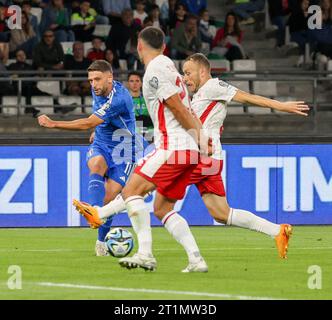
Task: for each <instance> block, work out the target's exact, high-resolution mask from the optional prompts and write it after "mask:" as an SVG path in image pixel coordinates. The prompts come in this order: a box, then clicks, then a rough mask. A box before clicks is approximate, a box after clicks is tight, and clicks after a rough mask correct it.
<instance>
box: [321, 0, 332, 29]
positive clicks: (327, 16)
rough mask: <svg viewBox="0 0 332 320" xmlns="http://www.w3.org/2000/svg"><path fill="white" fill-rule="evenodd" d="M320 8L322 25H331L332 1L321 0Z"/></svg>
mask: <svg viewBox="0 0 332 320" xmlns="http://www.w3.org/2000/svg"><path fill="white" fill-rule="evenodd" d="M319 5H320V7H321V9H322V15H323V24H329V25H331V24H332V1H331V0H321V1H320V4H319Z"/></svg>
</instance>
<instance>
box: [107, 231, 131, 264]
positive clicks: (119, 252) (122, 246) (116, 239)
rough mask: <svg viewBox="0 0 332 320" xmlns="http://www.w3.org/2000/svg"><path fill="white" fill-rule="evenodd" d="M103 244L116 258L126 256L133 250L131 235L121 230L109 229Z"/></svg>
mask: <svg viewBox="0 0 332 320" xmlns="http://www.w3.org/2000/svg"><path fill="white" fill-rule="evenodd" d="M105 244H106V248H107V250H108V252H109V253H110V254H111V255H112V256H113V257H116V258H122V257H125V256H127V255H128V254H129V253H130V252H131V250H133V248H134V238H133V236H132V234H131V233H130V232H129V231H128V230H126V229H123V228H114V229H111V230H110V231H109V232H108V233H107V235H106V237H105Z"/></svg>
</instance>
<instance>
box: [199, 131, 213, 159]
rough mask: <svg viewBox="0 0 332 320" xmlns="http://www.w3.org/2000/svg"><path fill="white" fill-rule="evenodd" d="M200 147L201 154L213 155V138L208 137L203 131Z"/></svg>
mask: <svg viewBox="0 0 332 320" xmlns="http://www.w3.org/2000/svg"><path fill="white" fill-rule="evenodd" d="M199 149H200V152H201V154H203V155H205V156H211V155H212V154H213V153H214V148H213V144H212V139H211V138H208V137H207V136H206V135H205V134H203V133H201V136H200V139H199Z"/></svg>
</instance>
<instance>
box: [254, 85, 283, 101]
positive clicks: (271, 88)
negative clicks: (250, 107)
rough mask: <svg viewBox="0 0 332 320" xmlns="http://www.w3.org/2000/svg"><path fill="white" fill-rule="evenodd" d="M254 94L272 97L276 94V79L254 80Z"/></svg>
mask: <svg viewBox="0 0 332 320" xmlns="http://www.w3.org/2000/svg"><path fill="white" fill-rule="evenodd" d="M253 91H254V94H258V95H261V96H265V97H269V98H274V97H276V96H277V95H278V93H277V82H276V81H254V83H253Z"/></svg>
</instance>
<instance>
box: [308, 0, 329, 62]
mask: <svg viewBox="0 0 332 320" xmlns="http://www.w3.org/2000/svg"><path fill="white" fill-rule="evenodd" d="M320 7H321V9H322V18H323V21H322V22H323V23H322V29H314V30H309V31H308V32H309V39H310V44H311V46H312V48H313V51H314V53H315V54H314V60H316V59H317V62H318V63H319V64H322V65H325V64H326V63H327V62H328V60H329V59H332V13H331V11H332V4H331V1H328V0H321V1H320Z"/></svg>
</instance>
